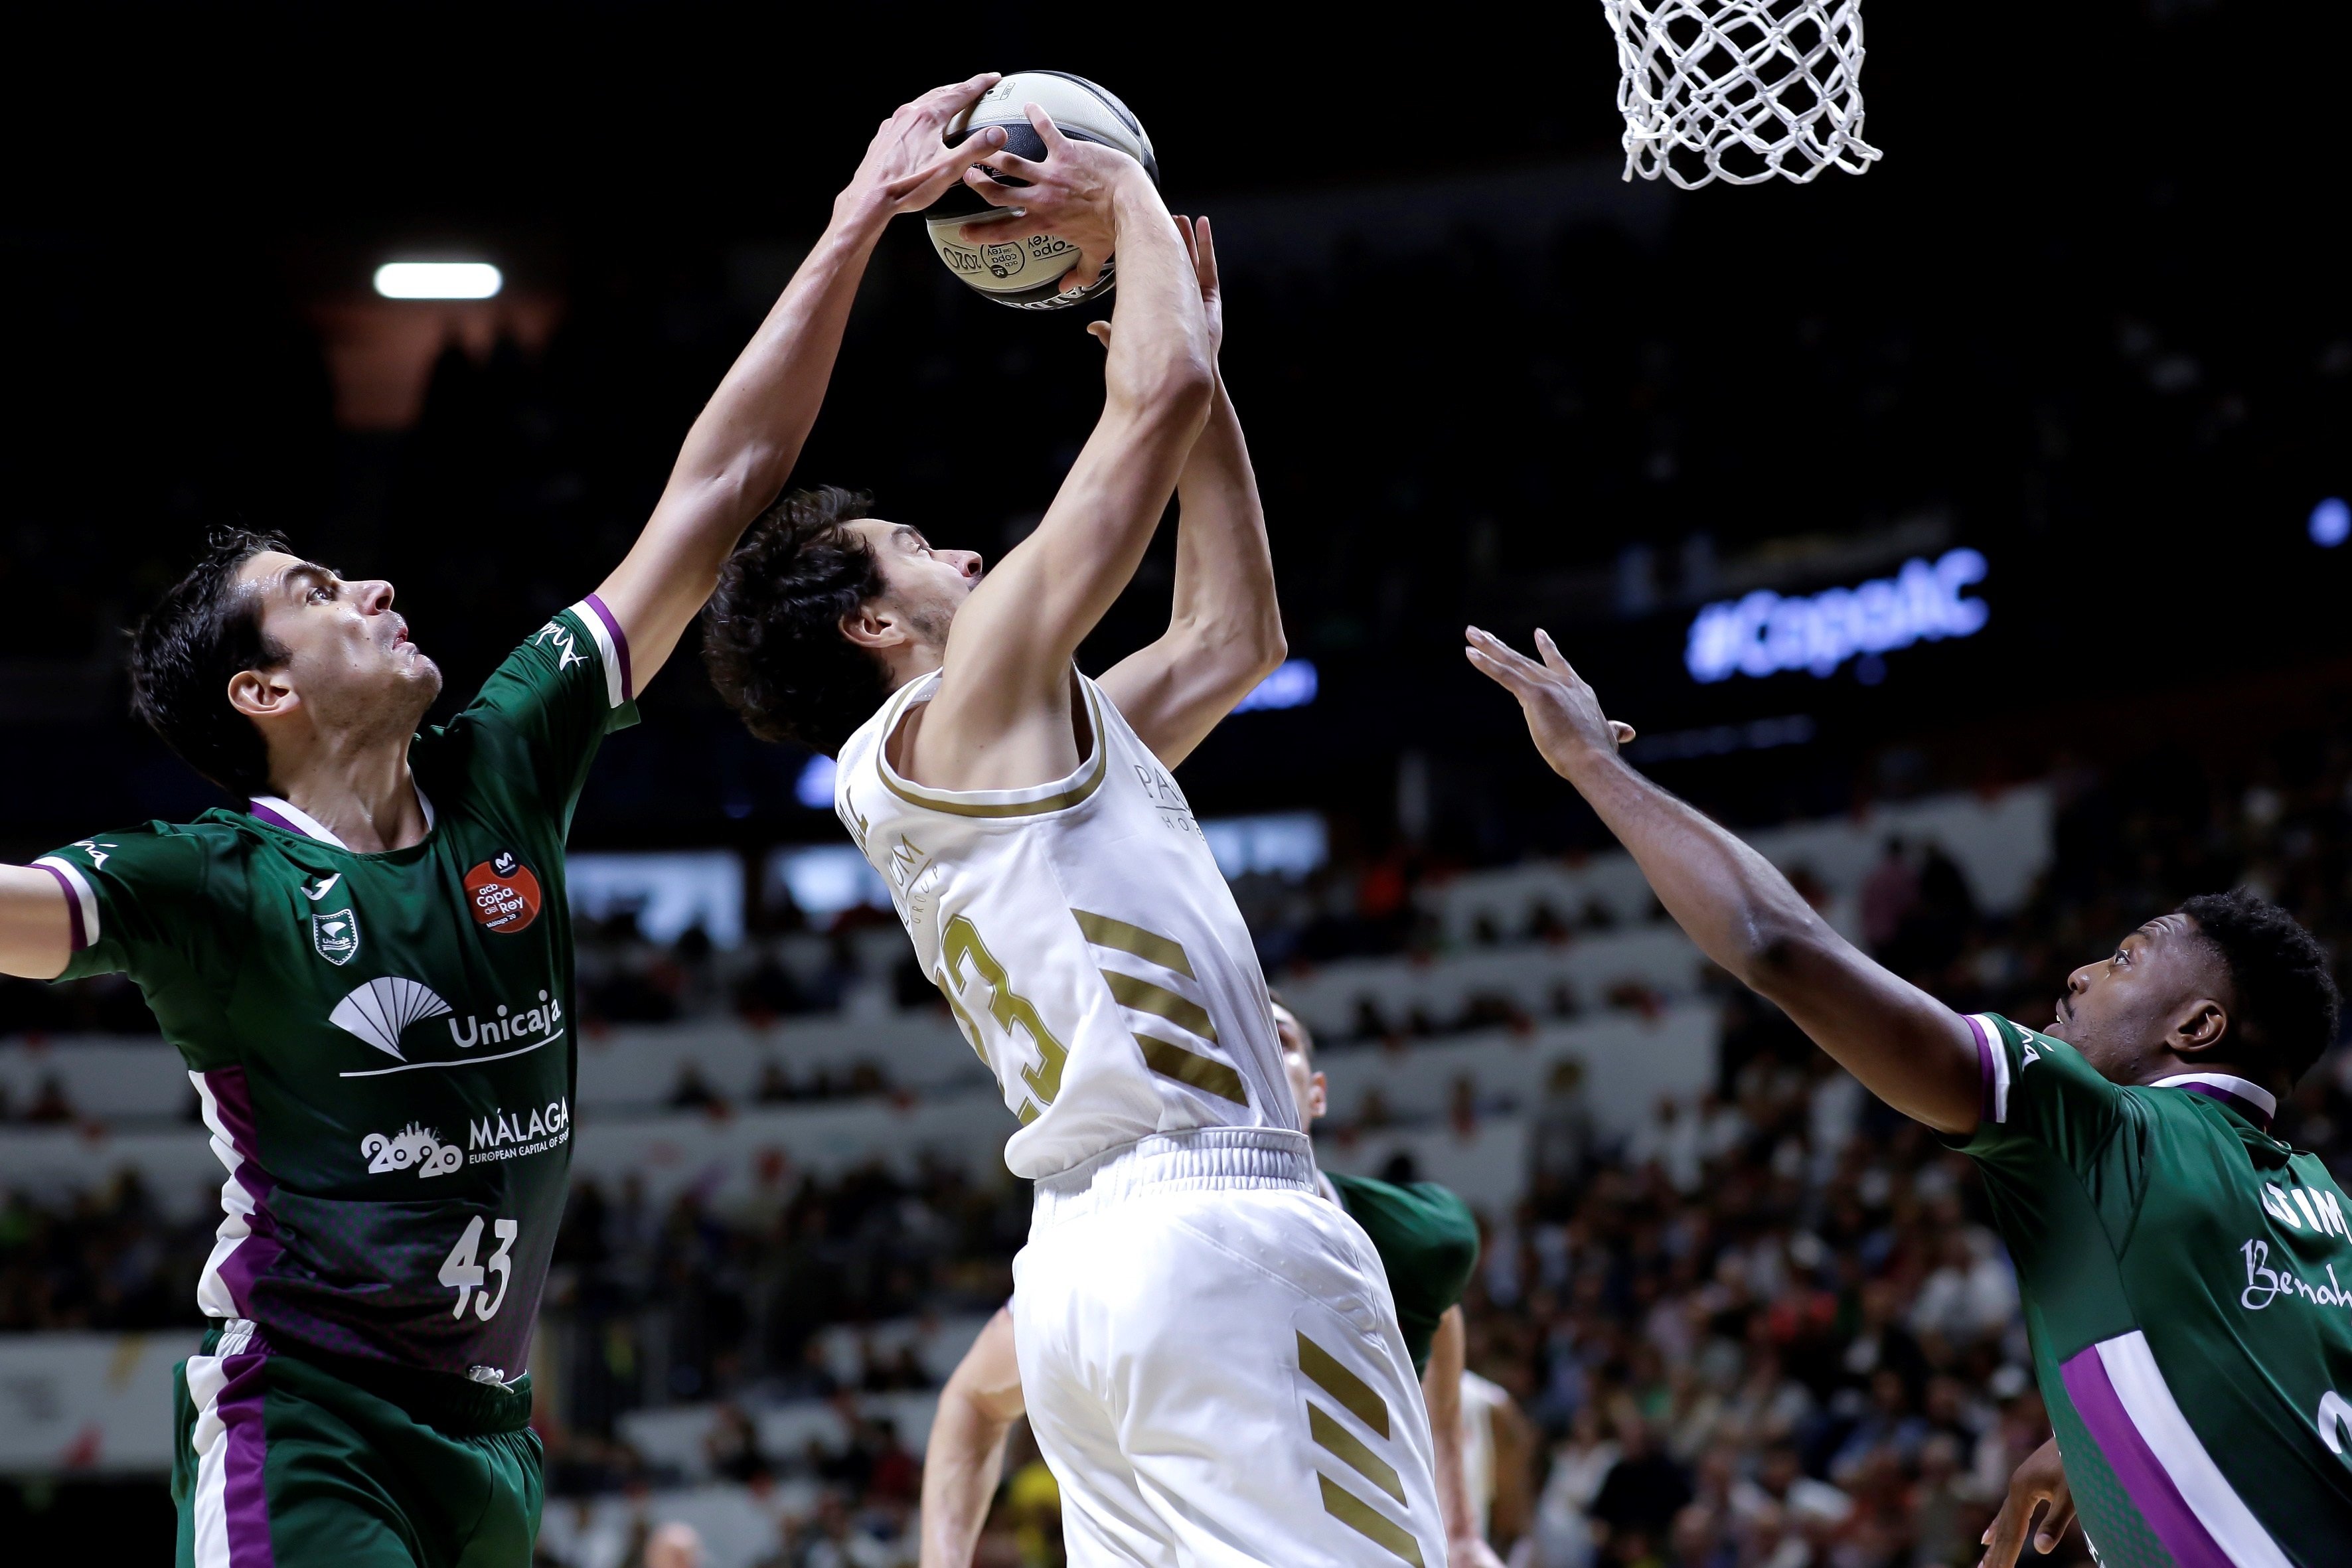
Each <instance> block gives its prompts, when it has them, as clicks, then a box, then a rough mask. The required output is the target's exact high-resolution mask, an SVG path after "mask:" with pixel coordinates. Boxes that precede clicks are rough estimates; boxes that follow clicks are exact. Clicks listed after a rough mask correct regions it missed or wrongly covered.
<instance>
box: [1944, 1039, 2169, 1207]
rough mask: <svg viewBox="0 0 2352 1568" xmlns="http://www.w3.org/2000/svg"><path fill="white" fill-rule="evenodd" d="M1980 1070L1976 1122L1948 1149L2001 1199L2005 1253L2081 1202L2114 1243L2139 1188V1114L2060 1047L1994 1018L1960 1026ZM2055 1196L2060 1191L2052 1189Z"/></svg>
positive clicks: (2142, 1139)
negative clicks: (1970, 1035) (1965, 1028)
mask: <svg viewBox="0 0 2352 1568" xmlns="http://www.w3.org/2000/svg"><path fill="white" fill-rule="evenodd" d="M1969 1028H1970V1029H1971V1030H1973V1031H1974V1032H1975V1034H1976V1037H1977V1057H1978V1065H1979V1068H1980V1070H1981V1072H1982V1081H1983V1085H1984V1100H1983V1106H1982V1111H1981V1118H1982V1119H1981V1120H1980V1121H1979V1122H1978V1123H1977V1128H1976V1131H1974V1132H1972V1133H1970V1134H1969V1136H1968V1137H1967V1138H1966V1139H1963V1140H1956V1141H1954V1146H1955V1147H1957V1148H1958V1149H1959V1150H1960V1151H1961V1152H1963V1153H1965V1154H1968V1155H1969V1156H1970V1157H1971V1158H1972V1159H1974V1160H1975V1161H1976V1162H1977V1163H1978V1164H1979V1166H1980V1167H1981V1168H1982V1169H1983V1171H1984V1173H1985V1175H1986V1179H1987V1180H1988V1181H1989V1182H1990V1183H1991V1184H1993V1185H1994V1187H1995V1188H1996V1189H1999V1190H2001V1191H2003V1192H2005V1193H2006V1194H2007V1198H2008V1201H2007V1202H2005V1203H2003V1204H2002V1205H2000V1208H2001V1213H2002V1215H2003V1222H2004V1223H2003V1226H2002V1228H2003V1231H2004V1233H2005V1234H2006V1233H2008V1232H2010V1231H2011V1230H2012V1229H2017V1230H2020V1231H2021V1232H2023V1233H2024V1234H2018V1235H2009V1236H2008V1237H2007V1239H2008V1240H2009V1242H2010V1245H2011V1247H2012V1248H2015V1247H2019V1246H2020V1245H2021V1244H2031V1243H2032V1241H2033V1240H2034V1239H2036V1237H2037V1236H2039V1235H2041V1234H2043V1233H2045V1232H2049V1231H2051V1230H2052V1229H2053V1227H2054V1226H2056V1225H2057V1223H2058V1216H2059V1215H2061V1214H2065V1215H2070V1216H2071V1218H2070V1220H2069V1223H2072V1220H2073V1219H2079V1218H2080V1217H2081V1214H2080V1205H2081V1204H2082V1203H2083V1202H2084V1200H2087V1203H2088V1205H2089V1206H2090V1208H2091V1209H2092V1210H2094V1211H2095V1213H2096V1214H2097V1215H2098V1217H2099V1220H2100V1222H2101V1223H2102V1224H2103V1225H2104V1226H2105V1228H2106V1231H2107V1237H2108V1239H2109V1240H2110V1241H2111V1242H2116V1243H2119V1242H2120V1241H2121V1240H2122V1239H2123V1238H2124V1237H2125V1236H2126V1234H2127V1233H2128V1231H2129V1228H2130V1222H2131V1215H2133V1213H2134V1212H2135V1211H2136V1210H2137V1205H2138V1201H2139V1198H2140V1195H2141V1193H2142V1191H2143V1189H2144V1188H2145V1187H2146V1185H2147V1166H2146V1159H2145V1145H2146V1136H2145V1134H2146V1128H2145V1126H2144V1124H2143V1123H2144V1112H2143V1110H2142V1108H2141V1107H2140V1105H2139V1104H2138V1102H2137V1100H2134V1099H2133V1097H2132V1096H2130V1095H2128V1094H2126V1093H2125V1092H2124V1090H2123V1089H2122V1087H2121V1086H2120V1085H2117V1084H2115V1083H2111V1082H2109V1081H2108V1080H2107V1079H2105V1077H2104V1076H2102V1075H2101V1074H2100V1072H2099V1070H2098V1069H2097V1068H2095V1067H2093V1066H2092V1065H2091V1064H2090V1063H2089V1062H2087V1061H2085V1060H2084V1059H2083V1054H2082V1053H2081V1052H2080V1051H2077V1050H2076V1049H2075V1048H2074V1047H2072V1046H2070V1045H2068V1044H2067V1043H2066V1042H2065V1041H2063V1040H2060V1039H2053V1037H2050V1036H2048V1035H2043V1034H2038V1033H2036V1032H2035V1031H2033V1030H2032V1029H2028V1028H2026V1027H2024V1026H2021V1025H2018V1024H2013V1023H2011V1022H2010V1021H2009V1020H2008V1019H2007V1018H2003V1017H2001V1016H1999V1015H1998V1014H1992V1013H1982V1014H1979V1015H1977V1016H1974V1017H1971V1018H1970V1019H1969ZM2062 1188H2063V1189H2064V1190H2063V1192H2062V1191H2061V1190H2060V1189H2062Z"/></svg>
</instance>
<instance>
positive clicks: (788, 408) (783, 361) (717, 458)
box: [670, 190, 890, 556]
mask: <svg viewBox="0 0 2352 1568" xmlns="http://www.w3.org/2000/svg"><path fill="white" fill-rule="evenodd" d="M889 218H890V209H889V206H888V205H887V203H886V202H885V201H884V200H883V199H882V198H881V196H880V195H877V193H875V192H872V191H861V190H850V191H845V192H843V193H842V194H841V195H840V196H839V197H837V198H836V199H835V203H834V210H833V219H832V221H831V222H830V223H828V224H827V225H826V226H825V230H824V235H823V237H820V238H819V239H818V240H817V242H816V245H815V247H814V248H813V249H811V250H810V252H809V254H808V256H807V258H805V259H803V261H802V263H801V265H800V267H799V268H798V269H797V270H796V271H794V273H793V279H792V282H791V283H790V284H789V285H788V286H787V287H786V288H785V289H784V291H783V294H782V296H781V297H780V298H779V299H778V300H776V303H775V305H774V306H773V308H772V309H771V310H769V312H768V315H767V319H766V320H765V321H761V323H760V330H759V331H758V332H757V333H755V334H754V335H753V336H752V339H751V342H750V343H749V344H747V345H746V346H745V347H744V350H743V352H742V353H740V354H739V355H738V356H736V360H735V363H734V365H733V367H732V368H730V370H729V371H728V373H727V375H726V378H725V379H724V380H722V381H721V382H720V383H719V390H718V391H717V392H715V393H713V394H712V395H711V397H710V401H709V404H707V405H704V407H703V410H702V414H701V416H700V417H698V418H697V419H696V420H695V422H694V427H693V428H692V429H691V430H689V431H688V433H687V437H686V443H685V445H684V446H683V447H680V448H679V451H678V456H677V466H676V468H674V469H673V470H672V472H671V477H670V483H671V485H672V486H677V485H679V484H697V483H709V482H713V481H720V480H726V479H729V478H730V476H740V489H741V490H742V493H743V498H744V508H743V509H742V512H743V521H747V522H748V521H750V520H751V515H753V514H755V513H757V512H758V511H759V510H761V508H763V507H765V506H766V505H767V504H768V502H769V501H770V500H773V499H774V497H775V494H776V492H777V491H778V490H779V489H782V487H783V482H784V479H785V477H786V476H787V475H789V474H790V473H791V472H792V467H793V461H794V460H795V459H796V458H798V457H799V455H800V448H801V444H802V442H803V440H804V439H805V438H806V437H807V436H808V432H809V427H810V426H812V425H814V423H815V422H816V416H817V409H818V407H819V406H820V405H822V404H823V403H824V390H825V384H826V382H827V380H828V379H829V378H830V377H831V375H832V374H833V364H834V359H835V356H836V355H837V354H838V353H839V352H840V349H841V335H842V331H843V330H844V329H845V326H846V325H847V324H848V321H849V309H850V306H851V304H852V303H853V302H854V301H855V300H856V297H857V285H858V282H859V280H860V279H863V278H864V277H865V275H866V262H867V260H868V259H869V258H871V257H872V255H873V254H874V246H875V243H876V242H877V240H878V239H880V237H881V236H882V230H883V227H884V226H885V225H887V223H888V222H889ZM722 526H723V524H722ZM729 544H730V547H731V544H732V541H730V542H729ZM724 553H725V551H724V550H723V549H722V550H721V551H720V554H721V555H722V556H723V555H724Z"/></svg>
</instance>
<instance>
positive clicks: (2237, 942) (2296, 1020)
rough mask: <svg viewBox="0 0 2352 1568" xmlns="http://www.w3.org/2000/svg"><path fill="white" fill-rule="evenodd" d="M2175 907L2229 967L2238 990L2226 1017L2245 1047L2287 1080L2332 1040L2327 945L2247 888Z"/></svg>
mask: <svg viewBox="0 0 2352 1568" xmlns="http://www.w3.org/2000/svg"><path fill="white" fill-rule="evenodd" d="M2180 912H2181V913H2182V914H2184V915H2187V916H2188V917H2189V919H2190V920H2192V921H2196V922H2197V930H2198V931H2199V932H2200V934H2202V935H2203V937H2204V938H2205V940H2206V941H2207V942H2210V943H2212V945H2213V949H2214V951H2215V952H2219V953H2220V954H2221V962H2222V963H2224V964H2225V965H2227V966H2228V968H2229V971H2230V986H2231V990H2233V991H2235V992H2236V993H2237V1006H2236V1007H2235V1008H2234V1009H2233V1011H2232V1016H2231V1020H2230V1021H2231V1025H2232V1026H2234V1027H2235V1028H2236V1029H2237V1030H2238V1032H2239V1033H2240V1035H2242V1037H2243V1038H2244V1040H2245V1045H2246V1048H2247V1049H2248V1050H2249V1051H2251V1052H2252V1053H2254V1054H2255V1055H2256V1056H2257V1057H2258V1058H2260V1059H2263V1060H2265V1061H2267V1062H2268V1063H2269V1065H2270V1066H2271V1067H2273V1068H2276V1069H2277V1070H2278V1071H2280V1072H2283V1073H2284V1074H2285V1075H2286V1080H2287V1082H2289V1083H2290V1084H2292V1083H2293V1082H2294V1080H2295V1079H2299V1078H2301V1077H2302V1076H2303V1075H2304V1074H2305V1072H2307V1071H2309V1070H2310V1068H2311V1064H2312V1063H2314V1062H2315V1061H2317V1060H2318V1059H2319V1055H2320V1053H2321V1052H2322V1051H2325V1050H2326V1048H2327V1047H2329V1046H2331V1045H2333V1044H2335V1042H2336V1012H2337V1008H2338V1006H2339V999H2338V997H2337V995H2336V974H2335V970H2334V965H2333V964H2332V963H2330V962H2329V961H2328V956H2327V950H2326V948H2325V947H2322V946H2321V945H2320V943H2319V939H2318V938H2316V937H2315V936H2313V935H2312V934H2311V933H2310V932H2309V931H2305V930H2304V929H2303V927H2302V926H2301V925H2299V924H2297V923H2296V921H2295V918H2294V916H2293V915H2291V914H2289V913H2287V912H2286V911H2285V910H2283V909H2281V908H2279V907H2278V906H2277V905H2276V904H2274V903H2273V902H2271V901H2270V900H2268V899H2266V898H2264V897H2263V896H2262V895H2261V894H2260V893H2257V892H2255V891H2254V890H2253V889H2252V888H2232V889H2230V890H2229V891H2228V892H2226V893H2200V894H2198V895H2197V896H2196V897H2195V898H2193V899H2189V900H2186V901H2184V902H2183V903H2182V904H2181V906H2180Z"/></svg>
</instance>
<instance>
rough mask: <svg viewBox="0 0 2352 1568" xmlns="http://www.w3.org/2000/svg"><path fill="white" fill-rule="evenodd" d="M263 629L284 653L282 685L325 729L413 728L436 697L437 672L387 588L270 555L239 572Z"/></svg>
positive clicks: (259, 556)
mask: <svg viewBox="0 0 2352 1568" xmlns="http://www.w3.org/2000/svg"><path fill="white" fill-rule="evenodd" d="M238 580H239V582H240V583H241V584H243V585H244V587H245V590H246V591H247V593H249V594H252V595H255V596H256V599H257V603H258V604H259V606H260V610H261V629H262V631H263V632H264V634H266V635H267V636H268V637H269V638H270V640H271V641H273V642H275V643H277V644H278V647H282V648H284V649H286V651H287V654H288V656H289V657H288V658H287V661H286V663H285V664H284V665H283V666H282V667H281V668H278V669H277V670H274V671H271V672H270V676H271V679H276V680H280V681H282V682H283V683H284V684H285V685H286V686H287V687H289V688H290V689H291V690H292V691H293V693H294V694H295V695H296V696H297V697H298V698H299V700H300V702H301V704H302V706H304V707H305V708H307V709H309V710H310V716H311V721H312V722H313V723H315V724H317V725H319V726H320V728H322V729H330V730H338V729H349V728H356V727H363V726H367V725H371V724H379V723H380V724H385V725H390V726H394V727H406V726H412V725H414V724H415V721H416V719H417V718H418V717H419V716H421V715H422V714H423V713H424V711H425V709H427V708H429V707H431V706H432V704H433V699H434V698H436V696H438V695H440V691H441V669H440V667H439V666H437V665H436V664H435V663H434V662H433V661H432V660H431V659H429V658H425V655H424V654H423V653H422V652H421V651H420V650H419V649H418V648H417V647H416V645H415V643H414V642H411V641H410V640H409V637H408V622H407V621H406V620H404V619H403V618H402V617H401V616H398V615H396V614H394V611H393V607H392V584H389V583H386V582H383V581H381V580H374V581H369V582H360V583H353V582H347V581H345V580H344V579H343V578H341V577H340V576H338V575H336V574H335V573H334V572H333V571H332V570H331V569H330V568H328V567H325V566H321V565H320V564H319V563H316V562H314V561H304V560H301V559H299V557H296V556H292V555H288V554H285V553H284V552H279V551H275V550H268V551H264V552H261V553H259V554H257V555H256V556H254V557H253V559H252V560H250V561H247V563H245V565H244V567H243V569H242V570H241V571H240V572H239V574H238Z"/></svg>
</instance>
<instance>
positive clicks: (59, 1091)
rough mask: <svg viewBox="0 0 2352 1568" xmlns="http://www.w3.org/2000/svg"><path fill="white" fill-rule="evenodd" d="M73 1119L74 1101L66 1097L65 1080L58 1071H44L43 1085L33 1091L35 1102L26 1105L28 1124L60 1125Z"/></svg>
mask: <svg viewBox="0 0 2352 1568" xmlns="http://www.w3.org/2000/svg"><path fill="white" fill-rule="evenodd" d="M73 1120H74V1108H73V1101H72V1100H69V1099H68V1098H67V1097H66V1085H65V1080H64V1079H61V1078H59V1077H58V1075H57V1074H56V1073H44V1074H43V1075H42V1077H41V1087H40V1088H39V1089H36V1090H35V1091H34V1093H33V1102H32V1103H31V1104H30V1105H27V1106H26V1107H25V1121H26V1124H27V1125H30V1126H34V1127H58V1126H62V1125H64V1124H65V1123H67V1122H68V1121H73Z"/></svg>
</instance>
